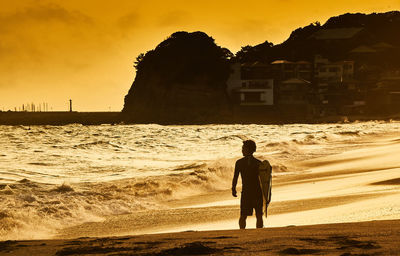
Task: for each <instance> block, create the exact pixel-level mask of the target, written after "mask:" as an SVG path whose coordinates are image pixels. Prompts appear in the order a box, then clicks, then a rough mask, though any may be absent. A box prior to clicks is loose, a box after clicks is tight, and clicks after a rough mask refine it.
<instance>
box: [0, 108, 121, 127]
mask: <svg viewBox="0 0 400 256" xmlns="http://www.w3.org/2000/svg"><path fill="white" fill-rule="evenodd" d="M121 120H122V119H121V112H66V111H65V112H64V111H52V112H0V125H64V124H73V123H79V124H89V125H90V124H115V123H120V122H121Z"/></svg>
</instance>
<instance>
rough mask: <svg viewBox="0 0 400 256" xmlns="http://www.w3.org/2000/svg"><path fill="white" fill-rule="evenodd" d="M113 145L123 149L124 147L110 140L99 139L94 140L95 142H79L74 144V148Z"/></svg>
mask: <svg viewBox="0 0 400 256" xmlns="http://www.w3.org/2000/svg"><path fill="white" fill-rule="evenodd" d="M97 146H99V147H109V146H111V147H113V148H118V149H121V148H122V147H121V146H119V145H117V144H114V143H111V142H109V141H103V140H99V141H93V142H88V143H82V144H78V145H73V146H72V148H74V149H91V148H93V147H97Z"/></svg>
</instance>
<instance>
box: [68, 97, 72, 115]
mask: <svg viewBox="0 0 400 256" xmlns="http://www.w3.org/2000/svg"><path fill="white" fill-rule="evenodd" d="M69 112H72V100H71V99H70V100H69Z"/></svg>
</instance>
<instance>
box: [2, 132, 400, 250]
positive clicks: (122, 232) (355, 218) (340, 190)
mask: <svg viewBox="0 0 400 256" xmlns="http://www.w3.org/2000/svg"><path fill="white" fill-rule="evenodd" d="M399 156H400V141H399V140H398V138H382V139H381V140H378V141H377V142H376V143H373V144H371V145H370V146H369V147H367V148H364V149H359V150H354V151H350V152H345V153H342V154H339V155H334V156H329V157H324V158H318V159H313V160H310V161H304V162H300V163H298V165H299V166H302V168H304V169H305V170H306V171H304V172H299V173H297V174H293V175H284V176H278V177H276V178H274V181H273V192H272V197H273V201H272V203H271V206H270V209H269V216H268V218H267V219H266V221H265V225H266V227H267V228H264V229H260V230H254V229H253V230H245V231H243V230H232V229H235V228H236V227H237V218H238V214H239V206H238V205H239V199H232V197H231V195H230V192H229V190H226V191H218V192H215V193H213V194H208V195H202V196H196V197H191V198H186V199H182V200H179V201H171V202H165V206H166V207H165V209H159V210H153V211H140V212H137V213H135V214H127V215H120V216H112V217H109V218H107V219H105V220H104V221H102V222H92V223H84V224H82V225H79V226H75V227H71V228H68V229H64V230H60V231H59V232H58V234H57V236H56V237H55V238H56V239H59V240H42V241H19V242H14V241H8V242H3V243H2V244H0V254H1V255H3V254H4V255H83V254H90V255H93V254H109V255H131V254H132V255H141V254H142V255H147V254H150V255H191V254H196V253H197V254H216V255H219V254H224V255H225V254H240V255H242V254H243V255H249V254H262V255H274V254H280V255H291V254H292V255H293V254H295V255H296V254H297V255H400V239H399V236H400V178H399V174H400V157H399ZM327 223H331V224H327ZM332 223H336V224H332ZM254 226H255V220H254V219H252V218H250V219H249V220H248V227H249V228H253V227H254ZM188 230H190V231H189V232H188ZM193 230H195V231H193ZM207 230H218V231H207ZM180 231H186V232H180ZM198 231H201V232H198ZM176 232H179V233H176ZM146 233H147V234H149V233H153V234H152V235H144V234H146ZM154 233H161V234H154ZM132 235H137V236H132ZM82 236H84V237H102V238H79V239H77V237H82ZM68 239H73V240H68Z"/></svg>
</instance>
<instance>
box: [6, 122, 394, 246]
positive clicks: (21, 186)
mask: <svg viewBox="0 0 400 256" xmlns="http://www.w3.org/2000/svg"><path fill="white" fill-rule="evenodd" d="M399 131H400V122H356V123H342V124H318V125H315V124H314V125H306V124H293V125H193V126H160V125H100V126H82V125H67V126H31V127H28V126H0V143H1V149H0V240H6V239H32V238H48V237H51V235H54V234H56V233H57V229H60V228H65V227H69V226H72V225H77V224H80V223H83V222H89V221H101V220H102V219H103V218H104V217H106V216H109V215H118V214H126V213H134V212H135V211H140V210H146V209H160V208H162V207H166V206H165V204H163V203H162V202H164V201H165V200H174V199H180V198H184V197H187V196H193V195H197V194H205V193H210V192H214V191H217V190H224V189H229V188H230V184H231V179H232V174H233V165H234V162H235V160H236V159H238V158H240V157H241V145H242V140H244V139H253V140H255V141H256V143H257V152H256V153H255V156H256V157H258V158H260V159H268V160H269V161H270V162H271V164H272V166H273V175H274V176H277V175H287V174H291V173H294V172H302V171H304V170H303V169H302V168H301V167H299V165H297V163H298V162H299V161H302V160H307V159H312V158H315V157H320V156H326V155H331V154H335V153H340V152H343V151H346V150H351V149H355V148H362V147H363V146H366V145H368V144H370V143H371V141H373V140H371V138H372V137H374V136H376V137H382V136H393V135H394V134H399ZM365 138H368V139H365Z"/></svg>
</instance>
